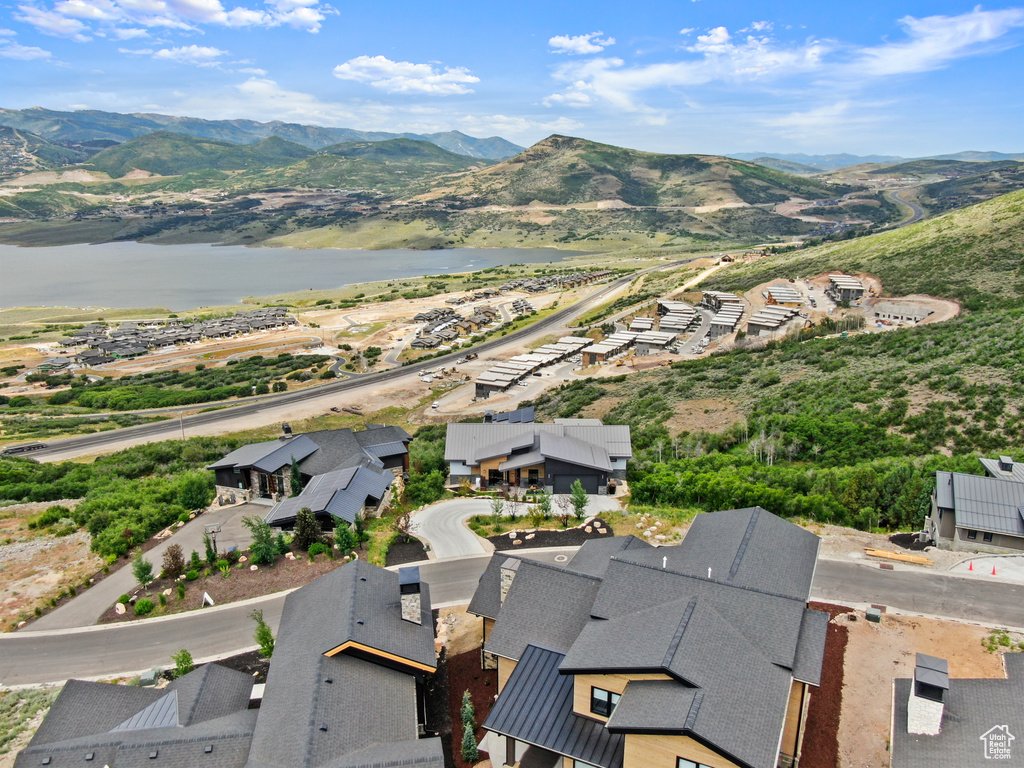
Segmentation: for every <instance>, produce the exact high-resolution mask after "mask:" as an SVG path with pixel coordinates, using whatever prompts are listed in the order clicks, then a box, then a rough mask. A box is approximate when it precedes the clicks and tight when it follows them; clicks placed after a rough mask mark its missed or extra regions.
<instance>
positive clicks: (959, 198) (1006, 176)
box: [918, 161, 1024, 212]
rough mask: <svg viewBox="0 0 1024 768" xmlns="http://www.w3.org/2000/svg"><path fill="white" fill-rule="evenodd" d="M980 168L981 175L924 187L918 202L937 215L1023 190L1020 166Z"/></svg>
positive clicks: (1022, 166) (1010, 163)
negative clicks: (982, 169) (937, 213)
mask: <svg viewBox="0 0 1024 768" xmlns="http://www.w3.org/2000/svg"><path fill="white" fill-rule="evenodd" d="M977 165H982V164H981V163H978V164H977ZM983 165H985V166H986V167H987V168H988V170H986V171H985V172H983V173H978V174H975V175H972V176H963V177H961V178H958V179H949V180H948V181H938V182H935V183H934V184H926V185H925V186H924V187H922V188H921V191H920V193H919V194H918V202H920V203H921V204H922V205H924V206H926V207H927V208H928V209H929V210H931V211H936V212H937V211H944V210H950V209H953V208H962V207H963V206H965V205H971V204H973V203H978V202H981V201H982V200H988V199H989V198H991V197H996V196H998V195H1004V194H1006V193H1008V192H1012V191H1014V190H1017V189H1024V163H1018V162H1015V161H1007V162H1001V163H984V164H983Z"/></svg>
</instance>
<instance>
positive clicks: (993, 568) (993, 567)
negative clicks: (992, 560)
mask: <svg viewBox="0 0 1024 768" xmlns="http://www.w3.org/2000/svg"><path fill="white" fill-rule="evenodd" d="M992 575H993V576H995V575H996V567H995V566H994V565H993V566H992Z"/></svg>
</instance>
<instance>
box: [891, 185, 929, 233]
mask: <svg viewBox="0 0 1024 768" xmlns="http://www.w3.org/2000/svg"><path fill="white" fill-rule="evenodd" d="M909 191H910V190H908V189H897V190H895V191H893V192H886V195H887V196H888V198H889V199H890V200H892V201H893V202H895V203H896V204H897V205H899V204H902V205H905V206H906V207H907V208H909V209H910V210H911V216H910V218H909V219H907V220H906V221H901V222H900V223H899V224H897V226H898V227H906V226H908V225H909V224H916V223H917V222H919V221H920V220H921V219H923V218H924V217H925V210H924V208H922V207H921V206H920V205H918V204H917V203H915V202H912V201H910V200H904V199H903V193H904V192H909Z"/></svg>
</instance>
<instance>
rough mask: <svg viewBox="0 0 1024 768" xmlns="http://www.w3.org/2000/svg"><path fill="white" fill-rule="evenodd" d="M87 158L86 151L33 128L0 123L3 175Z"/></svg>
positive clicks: (48, 168) (40, 169)
mask: <svg viewBox="0 0 1024 768" xmlns="http://www.w3.org/2000/svg"><path fill="white" fill-rule="evenodd" d="M87 157H88V155H86V154H85V153H84V152H80V151H78V150H76V149H71V148H69V147H63V146H61V145H60V144H55V143H53V142H52V141H49V140H47V139H44V138H43V137H42V136H37V135H36V134H34V133H31V132H30V131H23V130H19V129H17V128H11V127H10V126H6V125H0V178H10V177H12V176H17V175H19V174H22V173H31V172H32V171H46V170H53V169H55V168H59V167H61V166H63V165H70V164H72V163H79V162H81V161H83V160H85V159H86V158H87Z"/></svg>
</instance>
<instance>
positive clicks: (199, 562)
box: [188, 549, 203, 571]
mask: <svg viewBox="0 0 1024 768" xmlns="http://www.w3.org/2000/svg"><path fill="white" fill-rule="evenodd" d="M202 567H203V558H201V557H200V556H199V553H198V552H196V551H195V550H194V549H193V550H192V555H191V556H190V557H189V559H188V569H189V570H190V571H198V570H199V569H200V568H202Z"/></svg>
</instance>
